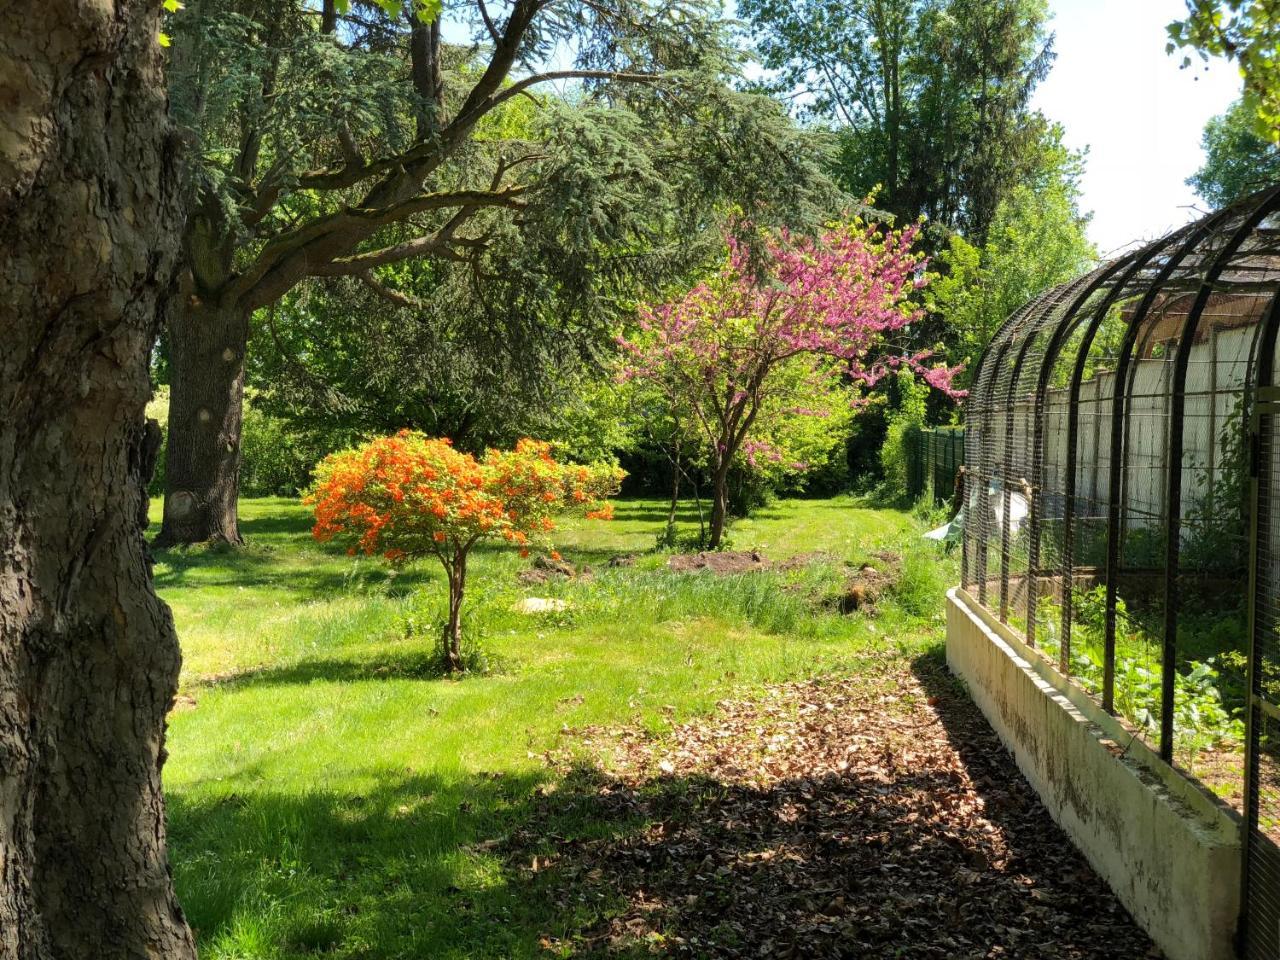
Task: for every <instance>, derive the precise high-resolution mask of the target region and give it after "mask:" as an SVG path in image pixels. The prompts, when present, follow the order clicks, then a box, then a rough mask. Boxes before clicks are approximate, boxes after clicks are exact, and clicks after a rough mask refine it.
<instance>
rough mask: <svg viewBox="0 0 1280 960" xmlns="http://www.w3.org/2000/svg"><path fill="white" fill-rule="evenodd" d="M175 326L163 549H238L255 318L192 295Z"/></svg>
mask: <svg viewBox="0 0 1280 960" xmlns="http://www.w3.org/2000/svg"><path fill="white" fill-rule="evenodd" d="M179 309H180V310H181V311H182V313H181V316H182V320H181V322H178V323H173V324H170V325H169V371H170V378H171V381H172V382H171V385H170V392H169V449H168V453H167V457H166V460H165V481H166V485H165V498H164V520H163V523H162V525H161V528H160V534H159V536H157V538H156V544H157V545H158V546H168V545H171V544H175V543H203V542H205V541H217V542H225V543H240V542H241V537H240V527H239V523H238V520H237V509H236V508H237V504H238V501H239V494H240V482H239V478H240V425H241V422H242V420H243V417H244V358H245V349H246V346H247V344H248V341H249V316H248V314H247V313H246V312H245V311H244V310H242V309H240V308H239V307H237V306H236V305H235V304H231V305H224V304H218V303H204V302H202V301H201V300H200V299H199V298H198V297H197V296H194V295H193V296H192V297H191V298H190V299H189V300H188V302H187V303H185V304H183V305H182V306H181V307H180V308H179Z"/></svg>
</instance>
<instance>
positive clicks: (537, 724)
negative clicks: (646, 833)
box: [156, 499, 951, 958]
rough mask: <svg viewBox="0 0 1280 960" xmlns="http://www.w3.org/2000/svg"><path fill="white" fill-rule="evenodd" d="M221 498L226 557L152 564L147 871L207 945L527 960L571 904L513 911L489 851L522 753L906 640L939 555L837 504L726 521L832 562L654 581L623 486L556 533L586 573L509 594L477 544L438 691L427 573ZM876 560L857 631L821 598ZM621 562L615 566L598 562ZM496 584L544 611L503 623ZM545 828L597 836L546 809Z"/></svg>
mask: <svg viewBox="0 0 1280 960" xmlns="http://www.w3.org/2000/svg"><path fill="white" fill-rule="evenodd" d="M241 512H242V518H243V529H244V533H245V535H246V537H247V538H248V541H249V543H248V546H246V547H244V548H242V549H236V550H211V549H205V548H194V549H184V550H171V551H162V552H159V553H158V555H157V557H156V560H157V563H156V579H157V583H158V584H159V587H160V590H161V593H162V595H163V596H164V597H165V599H166V600H167V601H168V602H169V603H170V605H171V606H172V607H173V610H174V615H175V618H176V620H177V624H178V629H179V634H180V636H181V639H182V645H183V651H184V667H183V674H182V681H181V687H182V696H181V697H180V701H179V707H178V709H177V710H176V711H175V712H174V714H173V715H172V717H171V721H170V722H171V726H170V739H169V747H170V753H171V758H170V761H169V764H168V766H167V767H166V770H165V782H166V788H167V791H168V796H169V809H170V821H171V839H172V846H173V859H174V866H175V873H176V878H177V883H178V888H179V894H180V896H181V898H182V902H183V905H184V907H185V908H186V910H187V911H188V913H189V915H190V918H191V921H192V923H193V925H194V926H195V927H196V928H197V930H198V936H199V940H200V944H201V948H202V955H203V956H205V957H212V958H233V957H234V958H240V957H281V958H283V957H291V958H292V957H306V956H317V955H323V956H326V957H371V958H372V957H377V958H381V957H387V958H390V957H433V958H435V957H457V958H464V957H465V958H487V957H493V958H498V957H534V956H538V957H544V956H546V955H547V954H546V953H545V951H544V950H543V949H542V947H541V946H540V945H539V938H540V937H541V936H542V935H544V934H550V935H553V936H561V935H564V934H565V933H567V932H568V930H569V928H570V927H571V926H572V923H571V920H572V917H571V915H570V912H566V911H565V910H564V909H551V908H550V907H549V905H547V904H539V903H531V902H526V900H525V899H523V898H522V897H521V896H520V891H519V890H516V889H513V888H512V887H511V886H510V885H509V883H508V879H507V872H506V869H505V867H504V865H503V863H502V861H501V860H500V858H499V856H498V854H497V852H496V851H495V850H494V849H492V842H493V841H496V840H499V839H500V838H502V837H503V836H505V835H507V834H508V833H509V832H510V831H511V830H513V829H515V828H516V827H517V826H518V825H519V823H520V822H521V818H522V811H523V810H524V808H525V807H526V806H527V805H528V803H529V802H530V799H531V798H532V797H533V796H534V792H535V791H536V790H538V789H540V788H543V787H545V786H546V785H547V780H548V777H549V776H550V775H549V773H548V772H547V769H546V766H545V764H544V762H543V760H542V755H543V754H544V753H545V752H546V751H547V750H549V749H553V748H555V747H557V746H558V745H560V744H563V743H564V742H566V737H565V734H564V733H563V731H566V730H573V729H579V728H582V727H586V726H592V725H614V724H622V723H634V724H640V725H644V726H647V727H650V728H653V729H661V728H662V727H664V726H665V725H667V724H669V723H671V722H673V721H678V720H679V719H681V718H683V717H687V716H689V715H690V714H693V713H697V712H703V711H706V710H709V709H710V708H711V707H712V706H713V705H714V703H715V702H716V700H717V699H719V698H720V697H722V696H724V695H725V693H726V692H728V691H729V690H734V689H739V688H741V687H743V686H744V685H747V686H749V685H751V684H756V683H761V682H766V681H773V680H779V679H783V678H788V677H795V676H803V675H811V674H814V673H821V672H825V671H837V670H849V669H856V666H857V663H858V661H859V660H860V659H861V658H863V657H866V656H870V655H877V654H879V653H880V652H882V651H883V650H884V649H885V648H886V647H889V648H896V647H901V648H903V649H905V650H913V649H918V648H919V647H920V646H921V645H923V644H927V643H930V642H932V641H933V639H934V638H935V637H936V633H937V627H938V625H939V623H940V613H941V594H940V589H941V585H942V584H943V583H945V582H946V580H947V578H948V576H949V575H948V574H947V573H945V564H947V563H950V562H951V561H940V560H939V559H938V557H937V555H936V551H935V550H934V548H933V546H932V545H929V544H922V543H920V541H919V538H918V533H919V525H918V524H917V523H916V522H914V521H913V520H911V518H909V517H908V516H907V515H906V514H904V513H901V512H898V511H882V510H875V509H872V508H870V507H867V506H865V505H862V504H859V503H857V502H855V501H852V500H849V499H836V500H814V501H791V502H785V503H782V504H779V505H777V506H775V507H771V508H769V509H766V510H763V511H761V512H760V513H759V514H758V515H757V516H755V517H753V518H752V519H750V520H748V521H743V522H740V523H738V524H737V525H735V527H734V528H733V540H734V546H735V548H738V549H751V548H758V549H760V550H761V552H762V553H763V554H764V555H765V556H766V557H768V558H770V559H773V560H782V559H785V558H786V557H788V556H791V555H794V554H799V553H810V552H813V551H824V552H826V553H829V554H831V556H832V558H833V560H832V561H831V562H827V563H818V564H815V565H813V566H810V567H807V568H802V569H799V570H794V571H789V572H768V573H753V574H745V575H742V576H736V577H725V578H715V577H712V576H709V575H705V574H674V573H670V572H669V571H667V570H666V569H665V564H666V560H667V556H666V555H665V554H660V553H657V552H654V551H653V549H652V548H653V544H654V543H655V540H656V537H657V535H658V533H659V532H660V531H661V530H662V527H663V525H664V523H665V507H664V505H662V504H660V503H658V502H656V501H638V500H636V501H624V502H622V503H621V504H619V507H618V511H617V514H618V519H617V520H615V521H613V522H611V523H601V522H588V521H574V522H571V523H570V524H568V525H567V526H566V527H565V529H563V530H562V531H561V532H559V533H558V535H557V542H558V544H559V546H560V549H561V551H562V552H563V553H564V554H565V556H566V557H567V558H568V559H569V560H571V561H575V562H577V563H585V564H587V565H589V566H591V567H592V570H593V574H594V575H593V577H592V578H590V579H583V580H580V581H574V582H570V583H548V584H543V585H537V586H523V585H521V584H520V583H519V582H518V580H517V573H518V572H519V571H520V570H521V569H523V568H524V567H525V566H527V565H528V561H527V560H522V559H520V557H519V556H518V555H517V553H516V552H515V551H513V550H510V549H507V548H505V547H495V548H490V549H483V550H481V551H479V553H478V554H477V557H476V560H475V563H474V564H473V573H472V578H471V579H472V586H471V590H470V594H469V599H468V613H467V617H466V621H465V624H464V629H466V630H467V631H468V635H469V637H470V644H471V647H472V651H473V653H474V655H475V656H476V658H477V661H478V662H482V663H487V664H488V669H487V670H486V671H485V672H482V673H475V674H471V675H468V676H466V677H464V678H463V679H460V680H455V679H449V678H446V677H442V676H441V675H440V674H439V673H438V671H437V669H436V660H435V650H434V645H435V635H436V634H435V631H436V629H437V627H436V622H437V618H438V616H439V608H440V604H441V601H442V594H443V586H444V585H443V580H442V577H441V575H440V573H439V572H438V571H437V570H436V569H433V568H432V567H431V566H430V565H429V564H420V565H417V566H413V567H410V568H408V569H406V570H403V571H399V572H392V571H390V570H388V569H387V568H386V567H385V566H384V565H382V564H381V563H380V562H378V561H376V560H370V559H367V558H352V557H348V556H346V555H345V553H344V552H343V551H341V550H340V549H337V548H332V547H328V546H322V545H318V544H315V543H314V542H313V541H312V540H311V539H310V536H309V534H308V529H309V527H308V517H307V514H306V511H305V510H304V509H303V508H301V507H300V506H299V505H298V504H297V503H296V502H292V501H287V500H279V499H266V500H253V501H247V502H245V503H243V504H242V511H241ZM681 523H682V529H683V530H684V531H685V532H688V531H691V530H693V529H695V528H696V516H695V515H694V514H693V513H692V512H691V510H689V509H685V510H684V511H683V512H682V514H681ZM886 548H888V549H894V550H897V551H899V552H902V553H904V554H905V555H906V557H907V561H906V563H905V564H904V569H905V571H906V573H907V576H906V577H905V579H904V581H903V583H902V584H901V585H900V587H899V593H900V595H901V596H902V598H903V602H902V603H895V602H888V603H885V604H882V609H881V614H880V616H879V617H878V618H877V619H875V620H874V621H873V620H870V619H867V618H864V617H861V616H854V617H841V616H839V615H838V614H836V613H833V612H830V611H829V610H827V609H826V608H824V607H823V606H822V603H821V601H822V599H823V597H824V596H827V595H829V594H831V593H832V592H834V591H835V590H836V589H837V588H838V587H839V585H840V584H841V582H842V581H843V578H844V576H845V573H844V570H843V568H842V566H841V563H840V561H851V562H857V561H861V560H862V559H864V558H865V557H867V556H868V555H869V554H870V553H871V552H873V551H876V550H881V549H886ZM629 553H635V554H637V555H638V556H637V558H636V560H635V563H634V565H633V566H622V567H617V568H612V567H609V566H607V561H608V559H609V558H610V557H611V556H615V555H618V554H629ZM940 563H941V564H942V565H943V566H942V567H941V568H940ZM522 596H544V597H560V598H563V599H565V600H567V601H569V604H570V606H569V609H568V610H566V611H564V612H563V613H558V614H553V615H539V616H526V615H521V614H518V613H516V612H514V610H513V607H514V604H515V603H516V601H517V600H518V599H519V598H520V597H522ZM931 598H932V600H931ZM560 828H561V829H562V831H563V832H564V834H565V835H571V834H572V833H575V832H576V833H581V832H583V831H590V830H593V829H604V828H605V827H604V826H603V825H602V824H600V823H598V822H595V821H593V820H592V818H591V816H589V815H588V814H587V813H585V812H583V813H580V814H575V813H574V812H573V811H567V812H566V813H565V814H564V822H563V823H562V824H560ZM607 909H608V905H607V904H586V905H578V906H577V907H575V908H574V910H573V911H571V912H572V913H577V914H579V916H578V919H579V920H581V919H582V917H581V913H582V911H586V913H587V914H588V915H591V914H592V913H593V912H594V911H602V910H603V911H607Z"/></svg>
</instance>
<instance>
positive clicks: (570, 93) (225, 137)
mask: <svg viewBox="0 0 1280 960" xmlns="http://www.w3.org/2000/svg"><path fill="white" fill-rule="evenodd" d="M393 12H394V11H393ZM330 18H331V21H332V22H331V24H330V28H329V29H327V30H326V21H328V20H330ZM175 23H176V24H177V26H178V27H180V30H181V31H182V33H181V42H179V43H178V44H177V45H176V46H175V48H174V49H175V54H174V56H175V64H174V76H175V81H174V98H173V99H174V107H175V112H176V114H177V115H178V117H179V118H180V119H181V120H183V122H184V123H185V124H186V125H187V126H188V128H189V129H190V131H191V135H192V137H193V138H194V139H195V141H196V145H197V149H196V151H195V158H196V162H195V163H194V165H193V168H192V170H191V190H192V194H193V197H192V202H193V206H194V209H195V215H194V216H193V218H192V225H191V228H190V231H189V236H188V252H189V260H190V262H191V265H192V286H193V287H194V288H195V291H196V292H197V293H198V294H199V295H202V296H205V297H207V298H222V299H230V300H234V301H237V302H239V303H241V304H243V305H245V306H248V307H251V308H252V307H260V308H263V307H265V308H266V309H262V310H260V311H259V314H258V316H257V319H256V320H255V323H254V329H255V333H254V347H253V350H252V351H251V352H250V355H249V356H250V359H249V377H250V381H251V383H253V384H255V385H256V386H257V387H258V388H259V389H260V391H261V394H260V396H261V402H262V405H263V406H264V408H265V409H270V410H271V411H272V412H273V413H275V414H276V415H279V416H284V417H286V418H288V419H289V420H290V421H291V422H292V423H294V424H295V426H297V427H299V428H302V429H304V430H305V431H308V432H315V431H319V430H330V431H332V432H334V433H335V434H337V435H338V436H337V437H336V439H337V441H338V442H349V441H350V439H352V438H353V437H355V436H358V435H361V434H364V433H368V432H379V431H380V432H389V431H391V430H394V429H398V428H399V427H401V426H405V425H409V426H412V427H415V428H417V429H421V430H424V431H427V432H429V433H432V434H442V435H449V436H452V437H454V438H455V439H456V440H457V441H458V442H459V443H460V444H461V445H463V446H464V447H466V448H469V449H476V450H478V449H481V448H483V447H484V446H485V445H487V444H490V443H509V442H512V441H513V440H514V439H515V438H516V437H518V436H519V435H521V434H523V433H527V432H538V433H545V432H546V429H547V427H546V421H547V418H548V417H550V416H552V414H553V412H554V411H556V410H559V409H562V408H563V406H564V404H565V403H566V402H567V401H568V400H570V399H571V396H572V394H573V393H574V392H575V391H578V390H579V389H581V387H582V384H583V382H584V380H585V379H586V378H587V376H588V375H589V373H590V371H591V370H592V369H593V368H594V367H595V366H597V365H598V363H599V362H600V360H601V359H602V356H603V354H604V352H605V350H606V347H607V346H608V345H609V344H611V342H612V341H611V337H612V333H613V332H614V330H615V328H616V326H617V324H618V323H619V322H620V318H621V317H622V316H623V315H624V314H625V313H626V312H627V311H628V310H629V309H630V308H631V307H632V305H633V304H634V303H635V302H637V301H638V300H641V299H646V298H649V297H650V296H653V295H660V294H661V292H662V291H663V289H665V288H666V287H667V286H669V285H671V284H679V283H681V282H683V281H684V280H686V279H687V278H688V277H689V276H691V275H692V273H693V272H695V271H696V270H697V269H698V268H699V267H700V266H701V265H702V264H703V263H704V262H705V261H706V260H707V258H708V257H713V256H715V255H718V253H719V250H720V243H721V236H720V229H719V228H720V225H721V224H722V223H723V222H724V221H725V219H726V218H727V216H728V215H730V214H731V213H733V212H735V211H742V210H749V211H752V212H753V216H754V217H755V219H756V221H757V222H761V223H766V224H767V223H784V222H785V223H792V224H797V225H804V224H807V223H808V224H811V223H815V222H818V221H820V220H821V219H822V218H823V217H824V216H825V215H827V214H828V213H830V212H831V211H832V210H834V209H836V208H838V207H839V206H840V205H841V203H843V200H842V197H841V194H840V193H839V191H838V190H837V188H836V187H835V186H834V184H833V183H832V182H831V180H830V179H829V178H828V177H827V176H826V175H825V174H824V172H823V171H824V168H825V167H826V166H827V164H828V160H829V147H830V145H829V142H828V141H827V140H826V139H824V138H823V137H822V136H821V135H818V134H817V133H815V132H812V131H806V130H803V129H800V128H798V127H797V126H796V125H795V124H794V123H793V121H792V120H791V119H790V118H789V117H788V115H787V114H786V112H785V110H784V109H783V108H782V107H781V106H779V105H778V104H777V103H775V102H774V101H772V100H771V99H770V98H768V97H766V96H762V95H759V94H755V93H751V92H743V91H740V90H736V89H734V87H733V86H732V81H733V80H734V79H735V78H738V77H740V68H741V57H740V55H739V54H738V53H736V52H735V51H734V50H733V48H732V44H731V43H730V39H729V37H728V35H727V33H726V27H725V24H723V23H722V22H720V21H719V20H718V18H717V16H716V15H714V12H713V11H712V10H710V9H709V8H706V9H704V8H703V7H702V6H700V5H698V4H690V3H637V2H632V0H623V2H619V3H617V4H614V5H602V4H599V3H590V4H586V3H583V4H573V3H569V4H565V3H557V4H548V3H523V2H516V3H509V4H505V5H502V6H500V7H499V6H497V5H495V6H494V7H493V8H492V9H490V8H489V7H487V6H485V5H484V4H481V3H479V2H473V3H466V4H459V5H457V6H453V5H451V6H450V7H449V8H448V9H447V10H445V11H443V13H442V14H441V16H440V18H439V19H438V20H437V21H435V22H433V23H432V24H431V25H430V26H429V27H428V26H424V24H423V23H422V21H421V19H410V18H408V17H406V16H403V15H398V14H397V15H395V16H391V15H388V14H387V13H385V12H384V10H383V9H381V5H379V4H373V3H362V2H359V0H353V2H352V3H351V4H350V5H349V6H347V7H345V8H343V7H342V6H341V5H337V6H334V5H326V6H325V7H324V8H322V9H320V8H317V7H315V5H313V4H309V3H299V2H290V0H202V2H199V3H193V4H192V6H191V8H190V9H188V10H186V11H185V12H184V13H183V14H182V16H181V17H180V18H178V19H177V20H176V21H175ZM446 34H447V35H448V36H450V37H452V38H453V40H454V42H452V43H450V42H446V41H445V40H444V36H445V35H446ZM466 36H469V37H470V42H463V40H462V38H463V37H466ZM507 38H510V39H507ZM566 49H572V50H573V51H574V53H573V57H572V59H573V60H574V61H575V62H574V63H573V64H571V66H572V69H561V67H563V66H564V63H563V61H564V60H565V59H566V57H567V56H568V55H567V54H566V53H565V50H566ZM433 71H434V73H433ZM539 71H541V72H539ZM424 72H425V73H427V74H428V75H429V76H428V77H427V79H426V80H425V81H423V80H422V79H421V77H420V74H422V73H424ZM495 76H496V78H497V79H495ZM552 80H556V81H560V82H559V83H558V84H557V85H556V89H558V92H554V91H553V92H548V86H547V85H548V84H549V83H551V81H552ZM541 81H545V82H541ZM566 84H567V86H566ZM468 111H470V113H471V114H473V115H474V116H472V118H471V119H467V118H468V116H469V113H468Z"/></svg>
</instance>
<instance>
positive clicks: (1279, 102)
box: [1168, 0, 1280, 142]
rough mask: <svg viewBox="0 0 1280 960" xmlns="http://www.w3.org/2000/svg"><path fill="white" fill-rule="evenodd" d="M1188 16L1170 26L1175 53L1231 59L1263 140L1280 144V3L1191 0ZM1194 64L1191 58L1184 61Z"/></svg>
mask: <svg viewBox="0 0 1280 960" xmlns="http://www.w3.org/2000/svg"><path fill="white" fill-rule="evenodd" d="M1186 3H1187V18H1186V19H1185V20H1177V21H1174V22H1173V23H1171V24H1169V48H1168V49H1169V52H1170V53H1172V52H1173V51H1174V50H1177V49H1186V48H1191V49H1192V50H1195V51H1196V52H1197V53H1198V54H1199V55H1200V57H1201V59H1204V60H1207V59H1208V58H1209V57H1210V56H1219V57H1226V58H1227V59H1229V60H1234V61H1235V62H1236V63H1237V64H1238V65H1239V67H1240V76H1241V77H1242V78H1243V79H1244V86H1245V90H1246V92H1247V93H1248V94H1249V96H1250V105H1251V106H1252V108H1253V112H1254V115H1255V118H1256V122H1257V129H1258V133H1259V135H1260V136H1263V137H1265V138H1266V139H1268V140H1270V141H1273V142H1274V141H1277V140H1280V3H1277V2H1276V0H1186ZM1182 63H1183V66H1184V67H1186V66H1190V64H1191V57H1190V56H1186V57H1184V58H1183V61H1182Z"/></svg>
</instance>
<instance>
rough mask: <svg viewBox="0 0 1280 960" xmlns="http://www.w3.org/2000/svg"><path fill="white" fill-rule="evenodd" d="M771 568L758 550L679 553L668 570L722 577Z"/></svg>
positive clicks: (673, 558)
mask: <svg viewBox="0 0 1280 960" xmlns="http://www.w3.org/2000/svg"><path fill="white" fill-rule="evenodd" d="M769 566H770V564H769V561H768V560H766V559H765V558H764V557H762V556H761V555H760V552H759V551H758V550H751V551H745V550H722V551H703V552H701V553H679V554H676V555H675V556H674V557H672V558H671V559H670V560H668V561H667V567H668V569H670V570H673V571H675V572H676V573H694V572H697V571H699V570H709V571H710V572H711V573H714V574H718V575H720V576H725V575H727V574H735V573H754V572H756V571H758V570H768V569H769Z"/></svg>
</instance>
